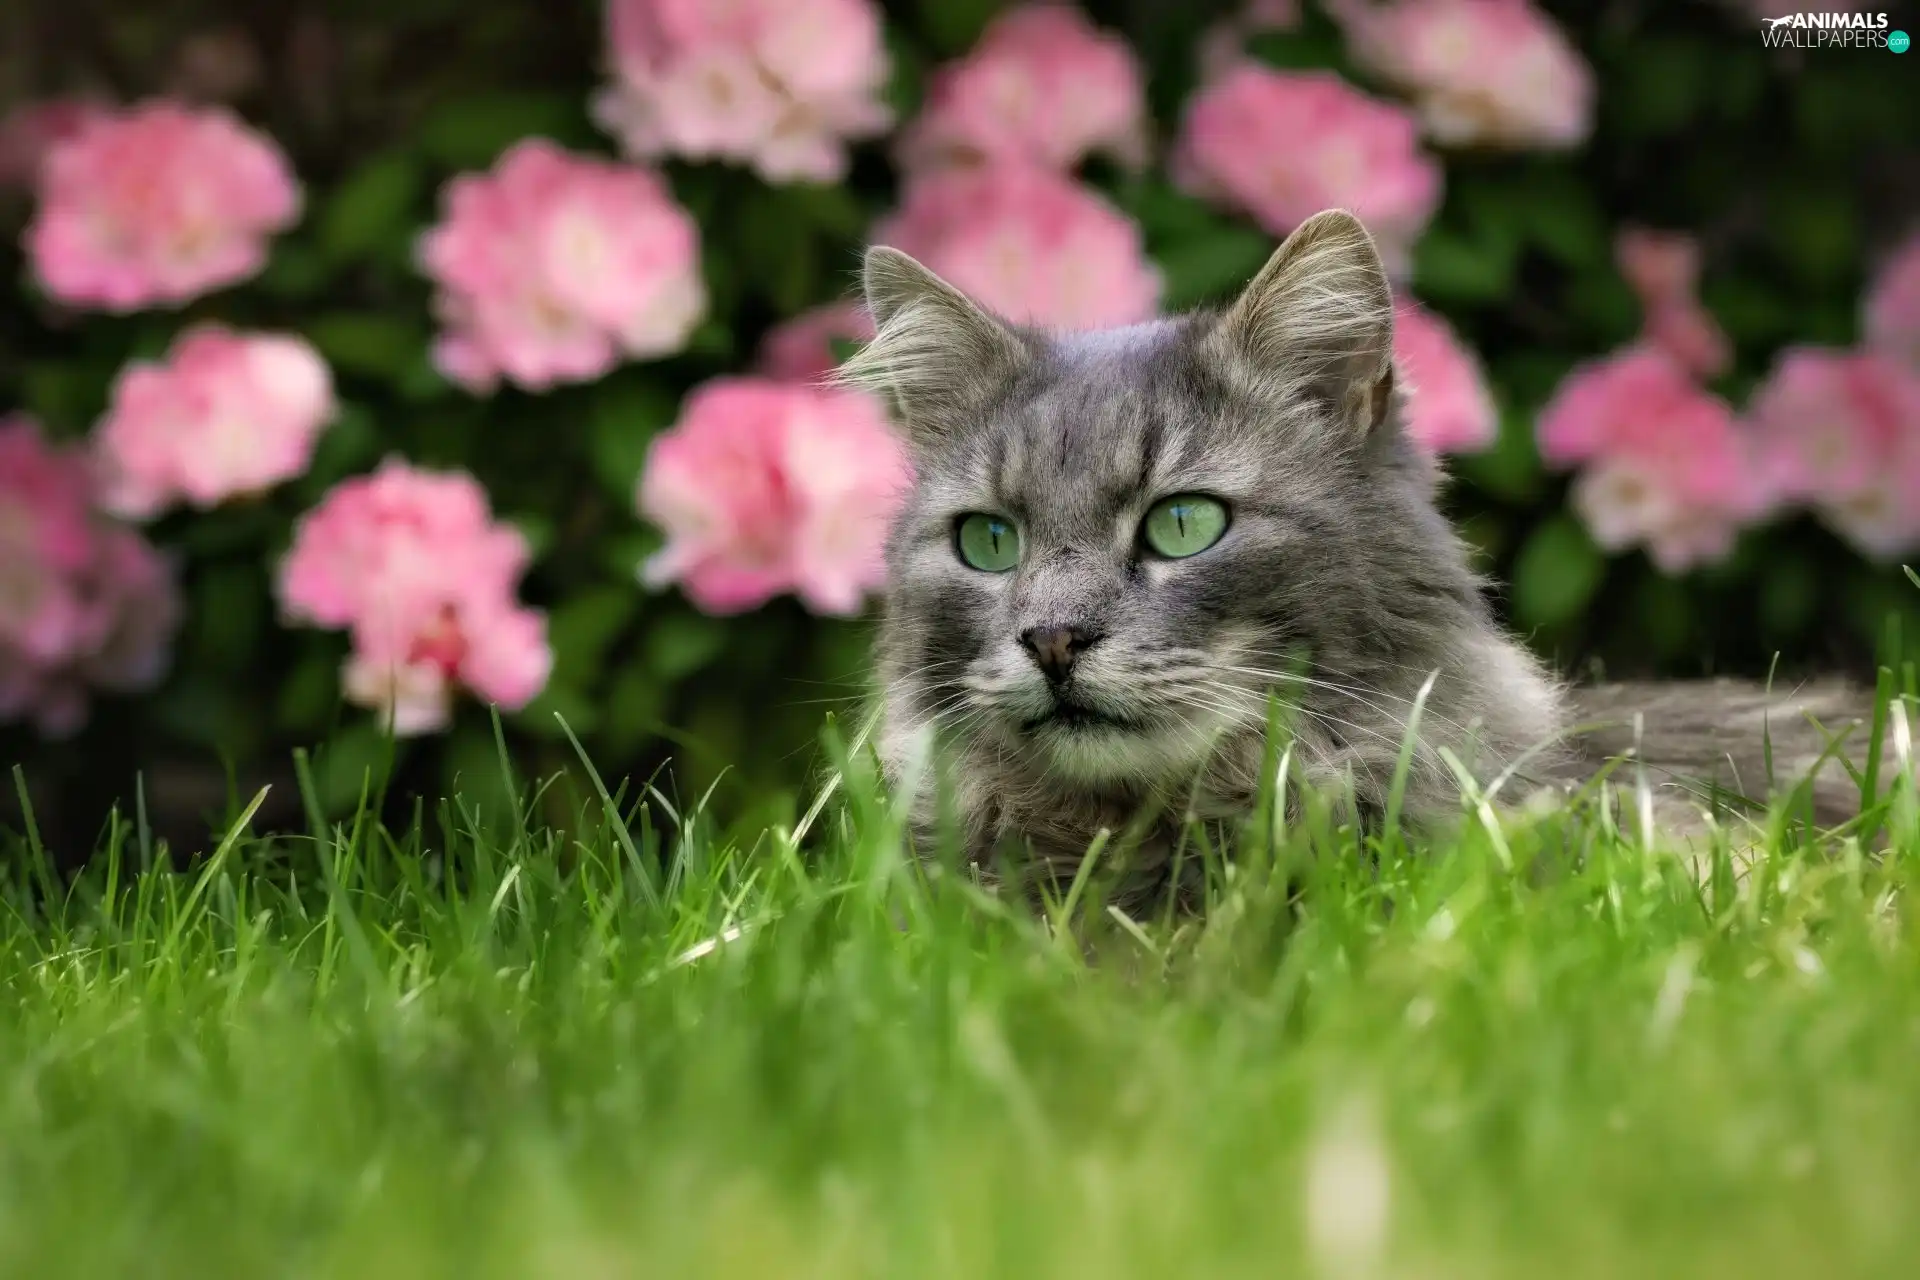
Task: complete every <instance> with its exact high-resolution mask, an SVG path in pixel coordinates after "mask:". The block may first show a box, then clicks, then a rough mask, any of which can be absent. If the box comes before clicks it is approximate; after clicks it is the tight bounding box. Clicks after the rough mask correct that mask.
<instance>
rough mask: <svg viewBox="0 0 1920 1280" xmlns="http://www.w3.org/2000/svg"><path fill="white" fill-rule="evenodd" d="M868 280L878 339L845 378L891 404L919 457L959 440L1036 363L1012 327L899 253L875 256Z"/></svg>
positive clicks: (846, 369) (866, 269)
mask: <svg viewBox="0 0 1920 1280" xmlns="http://www.w3.org/2000/svg"><path fill="white" fill-rule="evenodd" d="M862 277H863V281H864V284H865V286H866V294H867V310H868V311H869V312H871V313H872V315H873V324H874V337H873V341H871V342H869V343H867V345H866V346H864V347H862V348H861V349H860V350H859V351H858V352H857V353H855V354H854V356H853V357H852V358H851V359H849V360H848V361H847V362H846V363H845V364H844V365H842V366H841V367H840V370H839V375H838V376H839V379H840V381H842V382H845V383H849V384H851V385H854V386H859V387H864V388H866V389H867V390H870V391H877V392H880V393H881V394H883V395H887V396H890V397H891V398H892V399H893V401H894V405H895V409H896V417H897V418H898V419H899V421H900V426H901V428H902V429H903V430H904V431H905V432H906V435H907V437H908V442H909V444H911V445H912V446H913V447H915V448H916V449H926V448H932V447H935V446H937V445H939V444H940V443H941V442H942V441H943V440H945V439H947V438H949V437H951V436H952V435H953V434H955V433H956V432H958V431H959V430H960V429H961V427H962V426H963V425H964V424H965V422H966V420H967V416H968V415H969V413H970V412H971V411H973V410H975V409H977V408H978V406H979V405H980V404H981V403H983V402H984V401H985V400H986V399H987V398H988V397H989V396H990V395H991V394H992V393H993V391H994V390H995V388H996V387H998V386H999V385H1001V384H1002V383H1004V382H1005V380H1006V379H1008V378H1010V377H1012V376H1014V375H1015V374H1017V373H1018V372H1019V371H1020V369H1021V368H1022V367H1024V365H1025V364H1026V362H1027V360H1028V359H1029V356H1030V353H1029V351H1028V348H1027V345H1026V343H1025V342H1024V341H1023V340H1022V339H1021V337H1020V335H1019V334H1017V333H1016V332H1014V330H1013V329H1012V328H1011V327H1010V326H1008V325H1007V324H1006V323H1005V322H1003V321H1002V320H1000V319H999V318H998V317H997V316H994V315H993V314H992V313H990V312H988V311H987V310H986V309H985V308H984V307H982V306H980V305H979V304H978V303H976V302H974V301H973V299H971V298H969V297H967V295H966V294H964V293H962V292H960V290H958V289H956V288H954V287H953V286H952V285H950V284H948V283H947V282H946V281H945V280H942V279H941V278H940V277H939V276H937V275H935V274H934V273H933V272H931V271H929V270H928V269H927V268H926V267H924V266H922V265H921V264H920V263H919V262H917V261H915V260H914V259H913V258H912V257H911V256H909V255H908V254H904V253H902V252H900V251H899V250H898V249H889V248H886V247H885V246H880V245H876V246H874V247H873V248H871V249H868V250H867V256H866V261H865V263H864V266H863V270H862Z"/></svg>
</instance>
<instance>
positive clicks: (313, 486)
mask: <svg viewBox="0 0 1920 1280" xmlns="http://www.w3.org/2000/svg"><path fill="white" fill-rule="evenodd" d="M379 457H380V432H379V429H378V428H377V427H376V426H375V425H374V420H373V413H372V411H371V410H369V409H368V408H367V407H366V406H365V405H363V404H355V403H351V402H348V403H343V404H342V405H341V406H340V411H339V412H338V413H336V414H335V415H334V418H333V421H332V422H331V423H330V424H328V426H327V429H326V431H324V432H323V433H322V434H321V436H320V440H319V443H318V444H317V445H315V446H314V450H313V465H311V466H309V467H308V468H307V474H306V475H304V476H302V477H301V478H300V484H301V487H302V488H303V489H304V490H305V491H306V492H308V493H310V494H312V495H313V497H314V498H316V499H317V498H318V497H319V496H320V494H321V493H323V492H325V491H326V490H327V489H330V488H332V487H333V486H334V485H335V484H336V483H338V482H339V481H341V480H343V479H345V478H346V477H347V476H349V475H352V474H353V473H354V472H356V471H361V470H364V469H365V468H366V467H368V466H370V465H371V464H372V463H374V462H375V461H376V460H377V459H378V458H379Z"/></svg>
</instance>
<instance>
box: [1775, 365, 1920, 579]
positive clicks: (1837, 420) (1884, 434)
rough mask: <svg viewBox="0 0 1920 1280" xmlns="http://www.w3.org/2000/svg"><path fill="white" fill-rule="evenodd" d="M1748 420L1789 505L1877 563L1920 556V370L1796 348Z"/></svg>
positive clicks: (1777, 487)
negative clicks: (1814, 516) (1812, 515)
mask: <svg viewBox="0 0 1920 1280" xmlns="http://www.w3.org/2000/svg"><path fill="white" fill-rule="evenodd" d="M1747 412H1748V414H1749V416H1750V418H1751V420H1752V422H1753V427H1754V430H1755V431H1756V432H1757V434H1758V436H1759V438H1760V442H1761V450H1762V459H1763V463H1764V465H1765V467H1766V469H1767V473H1768V476H1769V478H1770V480H1771V482H1772V484H1773V485H1774V486H1775V488H1776V489H1777V490H1778V491H1779V492H1780V494H1781V495H1782V496H1783V497H1785V498H1789V499H1792V500H1795V501H1799V502H1804V503H1807V504H1808V505H1810V506H1812V507H1813V508H1814V509H1815V510H1817V511H1818V512H1819V513H1820V515H1821V517H1822V518H1823V519H1824V520H1825V521H1826V522H1827V523H1828V524H1829V525H1831V526H1832V527H1833V528H1834V529H1835V530H1837V531H1838V532H1839V533H1840V535H1841V536H1842V537H1844V538H1846V539H1848V540H1849V541H1851V542H1852V543H1853V544H1854V545H1855V546H1857V547H1859V548H1860V549H1861V550H1862V551H1864V552H1866V553H1867V554H1868V555H1871V556H1875V557H1879V558H1882V559H1892V558H1894V557H1897V556H1900V555H1903V554H1905V553H1907V552H1909V551H1912V550H1914V549H1916V548H1920V372H1916V371H1914V370H1911V369H1908V368H1906V367H1904V366H1902V365H1900V364H1899V363H1897V362H1895V361H1893V360H1889V359H1887V358H1886V357H1885V356H1882V355H1878V354H1876V353H1873V352H1846V351H1830V350H1822V349H1820V348H1817V347H1790V348H1788V349H1787V350H1786V351H1785V352H1783V353H1782V354H1781V356H1780V359H1779V360H1778V362H1777V363H1776V364H1775V365H1774V367H1773V371H1772V372H1771V373H1770V374H1769V375H1768V377H1767V380H1766V382H1765V383H1763V384H1762V385H1761V386H1760V387H1759V388H1758V389H1757V390H1756V391H1755V392H1754V395H1753V400H1752V402H1751V403H1750V404H1749V405H1748V407H1747Z"/></svg>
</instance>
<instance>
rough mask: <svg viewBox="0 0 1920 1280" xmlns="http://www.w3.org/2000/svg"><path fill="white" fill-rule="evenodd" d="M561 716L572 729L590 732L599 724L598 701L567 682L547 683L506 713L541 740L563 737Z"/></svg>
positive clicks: (518, 724)
mask: <svg viewBox="0 0 1920 1280" xmlns="http://www.w3.org/2000/svg"><path fill="white" fill-rule="evenodd" d="M556 716H558V717H559V718H560V719H564V720H565V721H566V722H567V724H568V725H570V726H571V727H572V729H573V731H574V732H575V733H578V734H590V733H592V732H594V731H595V730H596V729H598V728H599V727H600V705H599V704H598V703H597V702H595V701H594V700H593V699H592V698H590V697H588V696H587V695H586V694H585V693H583V692H581V691H580V690H579V689H577V688H574V687H573V686H571V685H564V684H555V683H549V684H548V685H547V687H546V688H545V689H544V690H543V691H542V692H541V694H540V696H539V697H537V698H535V699H534V700H533V701H532V702H529V703H528V704H527V705H526V706H525V707H523V708H521V709H520V710H519V711H516V712H514V713H513V714H512V716H511V717H508V718H509V719H510V720H511V721H512V723H514V724H515V725H517V726H519V727H520V728H521V729H522V730H523V731H525V732H526V733H528V734H531V735H532V736H534V737H536V738H540V739H542V740H550V739H560V738H564V737H566V731H565V730H563V729H562V728H561V727H560V719H556V718H555V717H556Z"/></svg>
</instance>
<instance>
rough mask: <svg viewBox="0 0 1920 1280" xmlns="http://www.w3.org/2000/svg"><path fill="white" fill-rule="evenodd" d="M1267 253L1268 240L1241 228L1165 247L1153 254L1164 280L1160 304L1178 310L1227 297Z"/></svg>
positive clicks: (1249, 275) (1249, 274)
mask: <svg viewBox="0 0 1920 1280" xmlns="http://www.w3.org/2000/svg"><path fill="white" fill-rule="evenodd" d="M1271 252H1273V241H1272V240H1271V239H1269V238H1268V237H1267V236H1265V235H1263V234H1261V233H1260V232H1258V231H1253V230H1250V229H1246V228H1241V227H1231V228H1227V229H1224V230H1221V231H1219V232H1216V233H1215V234H1212V235H1209V236H1205V237H1201V238H1198V239H1193V240H1187V241H1183V242H1180V243H1178V244H1175V245H1172V246H1169V247H1168V248H1166V249H1163V250H1161V251H1160V252H1159V253H1158V254H1157V255H1156V256H1157V258H1158V260H1159V263H1160V271H1161V274H1162V275H1163V276H1164V278H1165V282H1166V283H1165V287H1164V289H1163V290H1162V299H1161V300H1162V305H1164V306H1165V307H1166V308H1167V309H1169V310H1181V309H1184V308H1187V307H1192V306H1197V305H1199V304H1201V303H1204V302H1217V301H1219V300H1220V299H1222V298H1226V297H1230V296H1232V295H1233V294H1234V293H1236V292H1238V291H1239V290H1240V289H1241V288H1242V287H1243V286H1244V285H1245V284H1246V283H1247V281H1249V280H1251V279H1252V278H1253V277H1254V275H1255V274H1256V273H1257V272H1258V271H1259V270H1260V267H1261V265H1262V264H1263V263H1265V262H1266V260H1267V255H1268V254H1270V253H1271Z"/></svg>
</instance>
